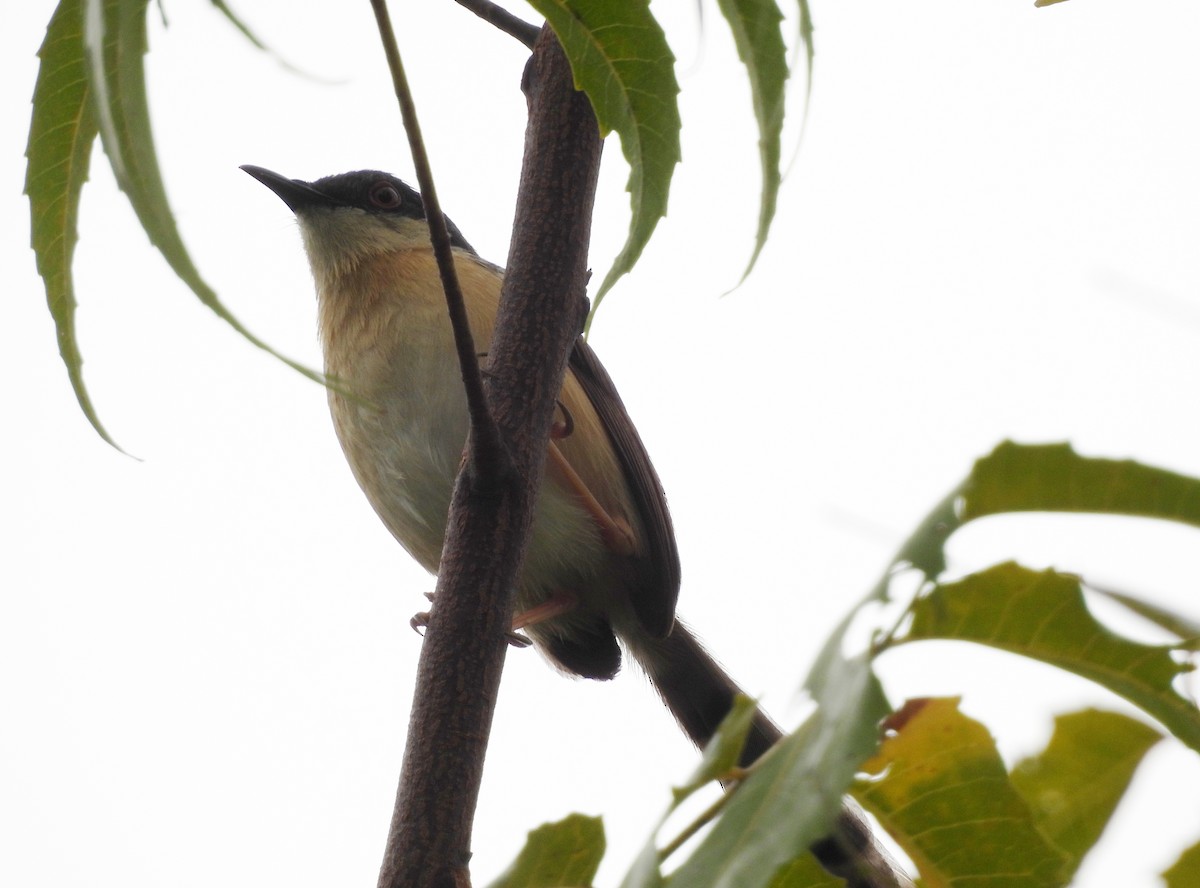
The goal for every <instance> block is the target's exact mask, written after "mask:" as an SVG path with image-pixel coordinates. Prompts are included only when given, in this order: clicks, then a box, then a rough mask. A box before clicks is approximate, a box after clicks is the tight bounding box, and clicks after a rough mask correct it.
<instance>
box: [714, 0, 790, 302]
mask: <svg viewBox="0 0 1200 888" xmlns="http://www.w3.org/2000/svg"><path fill="white" fill-rule="evenodd" d="M717 5H718V6H719V7H720V9H721V14H722V15H724V16H725V20H726V21H728V22H729V28H730V30H731V31H732V32H733V41H734V44H735V45H736V46H737V51H738V57H739V58H740V59H741V60H742V64H744V65H745V66H746V73H747V74H748V75H749V78H750V96H751V99H752V101H753V105H754V116H755V118H756V119H757V120H758V133H759V136H758V154H759V163H760V165H761V167H762V177H763V191H762V202H761V204H760V206H759V212H758V232H757V234H756V236H755V241H754V252H753V253H752V254H751V256H750V261H749V263H747V265H746V270H745V271H744V272H743V273H742V280H743V281H744V280H745V279H746V277H747V276H748V275H749V274H750V272H751V270H752V269H753V268H754V263H755V262H757V261H758V256H759V254H760V253H761V252H762V249H763V247H764V246H765V245H766V242H767V232H768V231H770V229H771V220H772V219H774V218H775V206H776V202H777V200H778V197H779V183H780V181H781V176H780V172H779V158H780V139H781V137H782V133H783V117H784V86H785V84H786V83H787V78H788V64H787V47H786V46H784V43H783V34H782V33H781V32H780V29H779V23H780V22H781V21H783V14H782V13H781V12H780V11H779V7H778V6H777V5H776V3H775V0H717ZM802 22H803V16H802ZM810 27H811V23H810ZM809 36H810V37H811V30H810V33H809ZM808 46H809V47H810V52H811V43H809V44H808ZM809 65H810V72H811V65H812V56H811V54H810V56H809Z"/></svg>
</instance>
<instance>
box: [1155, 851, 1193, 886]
mask: <svg viewBox="0 0 1200 888" xmlns="http://www.w3.org/2000/svg"><path fill="white" fill-rule="evenodd" d="M1162 876H1163V879H1164V880H1165V881H1166V883H1167V888H1195V886H1197V885H1200V842H1198V843H1196V844H1195V845H1192V847H1190V848H1188V849H1187V850H1186V851H1184V852H1183V853H1182V854H1181V855H1179V859H1178V860H1177V861H1175V863H1173V864H1172V865H1171V867H1170V869H1168V870H1167V871H1166V872H1164V873H1163V874H1162Z"/></svg>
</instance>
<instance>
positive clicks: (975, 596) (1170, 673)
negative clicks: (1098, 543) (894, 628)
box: [899, 563, 1200, 750]
mask: <svg viewBox="0 0 1200 888" xmlns="http://www.w3.org/2000/svg"><path fill="white" fill-rule="evenodd" d="M928 638H945V639H953V640H957V641H973V642H977V643H979V644H986V645H989V646H991V647H995V648H999V649H1001V650H1005V651H1011V652H1012V653H1015V654H1021V655H1022V656H1026V657H1032V658H1034V659H1036V660H1042V661H1044V662H1046V663H1051V664H1053V665H1055V666H1058V667H1060V668H1062V669H1066V670H1067V671H1069V672H1074V673H1076V674H1077V675H1082V676H1083V677H1084V678H1088V679H1091V680H1092V681H1094V682H1096V683H1097V684H1100V685H1102V686H1104V687H1106V688H1108V689H1109V690H1110V691H1112V692H1113V693H1115V694H1118V695H1120V696H1122V697H1124V698H1125V699H1126V700H1128V701H1129V702H1130V703H1133V704H1134V705H1135V706H1138V707H1140V708H1141V709H1143V710H1144V711H1146V712H1147V713H1149V714H1150V715H1152V716H1153V717H1154V718H1156V719H1158V720H1159V721H1160V722H1162V723H1163V724H1164V725H1165V726H1166V727H1167V729H1168V730H1169V731H1171V733H1173V734H1174V735H1175V736H1176V737H1178V738H1179V739H1180V740H1182V741H1183V742H1184V743H1186V744H1187V745H1188V746H1190V747H1192V748H1193V749H1197V750H1200V710H1197V708H1196V706H1195V704H1194V703H1193V702H1192V701H1191V700H1188V699H1187V698H1185V697H1183V696H1182V695H1181V694H1180V693H1179V692H1178V691H1176V690H1175V688H1174V687H1173V685H1172V683H1173V682H1174V680H1175V678H1176V677H1177V676H1179V675H1182V674H1184V673H1187V672H1190V671H1191V669H1192V667H1191V665H1189V664H1187V663H1181V662H1177V660H1176V659H1175V656H1174V652H1175V651H1176V650H1178V648H1176V647H1173V646H1157V645H1145V644H1140V643H1138V642H1135V641H1130V640H1129V639H1127V638H1124V637H1122V636H1120V635H1117V634H1116V633H1114V632H1112V631H1110V630H1109V629H1107V628H1105V627H1104V626H1102V625H1101V624H1100V623H1098V622H1097V621H1096V619H1095V618H1094V617H1093V616H1092V615H1091V613H1090V612H1089V611H1088V609H1087V605H1086V604H1085V603H1084V599H1083V591H1082V589H1081V588H1080V585H1079V580H1078V579H1077V578H1076V577H1072V576H1067V575H1065V574H1059V573H1055V572H1054V571H1050V570H1046V571H1040V572H1038V571H1031V570H1028V569H1026V568H1023V567H1020V566H1019V565H1016V564H1012V563H1008V564H1000V565H997V566H995V567H992V568H989V569H988V570H985V571H982V572H980V573H977V574H972V575H971V576H968V577H965V578H963V579H961V580H958V581H956V582H953V583H946V584H940V585H937V586H935V587H934V588H933V590H932V592H930V593H929V595H927V596H925V597H923V598H921V599H919V600H918V601H917V602H916V603H915V604H914V605H913V609H912V626H911V628H910V630H909V632H908V634H907V635H905V636H904V637H903V638H901V639H899V641H915V640H920V639H928Z"/></svg>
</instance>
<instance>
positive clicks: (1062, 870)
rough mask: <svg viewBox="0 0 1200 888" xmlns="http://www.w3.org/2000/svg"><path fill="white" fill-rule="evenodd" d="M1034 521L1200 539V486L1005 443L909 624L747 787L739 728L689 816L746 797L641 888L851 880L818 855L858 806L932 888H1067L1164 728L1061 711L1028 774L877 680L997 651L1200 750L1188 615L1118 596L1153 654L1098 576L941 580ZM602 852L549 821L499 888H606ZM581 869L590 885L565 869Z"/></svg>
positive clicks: (946, 526)
mask: <svg viewBox="0 0 1200 888" xmlns="http://www.w3.org/2000/svg"><path fill="white" fill-rule="evenodd" d="M1026 511H1052V512H1103V513H1106V514H1112V515H1126V516H1142V517H1151V518H1159V519H1164V520H1169V521H1176V522H1182V523H1184V524H1189V525H1193V526H1200V481H1198V480H1196V479H1193V478H1187V477H1184V476H1181V475H1177V474H1174V473H1171V472H1167V471H1164V470H1161V469H1156V468H1152V467H1149V466H1145V465H1140V464H1138V463H1134V462H1130V461H1113V460H1106V459H1090V458H1086V457H1083V456H1080V455H1079V454H1076V453H1075V452H1074V451H1073V450H1072V449H1071V448H1070V447H1068V446H1066V445H1042V446H1021V445H1017V444H1012V443H1005V444H1002V445H1000V446H999V447H998V448H997V449H996V450H995V451H994V452H993V453H991V454H990V455H988V456H987V457H985V458H983V459H981V460H979V461H978V462H977V463H976V465H975V467H974V469H973V471H972V472H971V474H970V475H969V476H968V478H967V479H966V481H964V483H963V484H962V485H961V486H960V487H958V488H957V489H956V490H955V491H954V492H953V493H952V494H951V495H950V496H949V497H947V498H946V500H945V501H944V502H943V503H942V504H941V505H939V506H938V507H937V508H936V509H935V510H934V511H933V513H932V514H931V515H930V517H929V519H928V520H926V521H925V522H923V524H922V525H921V527H920V528H919V529H918V531H917V532H916V533H915V534H914V536H913V537H912V539H910V540H909V542H908V543H907V544H906V545H905V546H904V547H903V549H902V550H901V552H900V554H899V556H898V557H897V559H896V561H895V563H894V565H893V569H892V570H891V571H889V574H892V575H894V574H895V573H896V572H899V571H903V570H911V569H918V570H921V571H923V572H924V575H925V582H924V584H923V586H922V589H921V591H920V593H919V594H918V595H917V596H916V598H915V600H914V601H913V602H912V603H911V604H910V605H909V606H908V608H907V609H906V612H905V617H904V619H903V620H902V622H901V627H902V628H900V629H897V630H895V631H893V632H891V633H889V634H887V635H886V636H883V637H881V638H879V639H878V640H877V641H876V643H875V644H874V645H873V648H872V650H870V651H868V652H866V653H864V654H862V655H859V656H857V657H853V658H847V657H846V656H845V655H844V654H843V653H842V649H843V643H844V641H845V631H846V628H847V627H848V626H849V625H850V624H851V622H852V621H853V619H854V617H855V614H851V615H850V617H848V618H847V620H846V621H845V623H844V624H843V627H842V629H841V630H840V631H838V632H837V633H835V634H834V637H833V638H831V639H830V641H829V643H828V644H827V646H826V648H825V651H824V652H823V653H822V655H821V656H820V658H819V659H818V662H817V665H816V666H815V667H814V669H813V671H812V673H811V674H810V676H809V678H808V681H807V683H806V688H807V689H808V691H809V693H810V694H811V696H812V698H813V700H814V702H816V704H817V709H816V712H815V713H814V715H813V717H812V718H810V719H809V720H808V721H807V722H805V724H804V725H802V726H801V727H800V729H799V730H798V731H797V732H795V733H794V734H792V735H790V736H789V737H787V738H785V739H784V740H783V741H782V742H781V743H780V744H779V745H778V746H777V747H776V748H775V749H773V750H772V751H771V753H770V754H769V755H767V756H766V757H765V758H764V759H763V760H762V761H761V762H760V763H759V764H757V765H756V766H755V767H754V768H753V769H752V770H751V773H750V774H749V775H748V776H746V777H745V779H744V780H742V779H741V777H742V776H744V775H738V774H737V772H736V771H735V769H734V767H733V765H734V763H735V762H736V760H737V752H738V749H739V748H740V738H741V737H743V736H744V732H745V730H746V727H747V726H748V724H749V722H748V718H749V717H750V715H751V714H752V712H753V707H752V705H751V704H749V703H747V704H746V706H745V707H743V708H741V709H739V710H738V711H736V712H735V713H734V714H733V715H731V716H730V719H729V721H728V722H727V723H726V728H727V730H726V731H724V732H723V733H722V735H721V736H719V737H718V738H717V739H716V740H715V741H714V743H713V745H712V747H711V748H710V749H709V750H708V752H707V754H706V757H705V760H704V762H703V764H702V765H701V767H700V769H699V770H698V772H697V774H696V775H695V777H694V778H693V779H692V780H691V781H689V782H688V783H687V784H686V785H685V786H684V787H681V788H680V789H678V790H677V791H676V798H675V801H674V803H673V805H672V807H671V811H673V810H674V809H675V808H676V807H677V806H678V805H679V804H680V803H681V802H682V801H683V800H684V799H685V798H687V797H688V796H689V795H691V794H692V793H693V792H695V791H696V790H697V789H698V788H699V787H700V786H702V785H703V784H704V783H705V782H706V781H711V780H718V779H719V780H723V781H725V782H726V783H729V782H730V779H731V775H734V779H735V780H736V781H737V782H738V785H737V786H736V789H735V790H734V791H733V792H731V793H730V794H728V795H727V796H725V797H723V799H722V800H721V801H720V802H719V803H718V804H717V805H716V806H714V808H713V809H711V810H709V811H706V812H705V813H704V814H703V815H701V817H700V818H699V819H698V821H697V823H695V824H693V825H691V826H689V827H688V828H687V829H686V830H685V831H684V833H685V836H690V835H691V834H693V833H694V832H695V831H697V830H698V828H699V827H700V826H701V825H704V824H707V823H710V822H713V821H715V823H713V826H712V829H711V831H710V832H708V833H707V834H706V835H705V836H704V838H703V840H702V841H700V842H699V844H698V845H697V846H696V847H695V849H694V851H693V852H692V855H691V856H690V857H689V858H688V859H687V860H685V861H684V862H683V863H681V864H679V865H678V868H676V869H674V870H673V871H672V872H671V874H670V875H664V873H663V864H664V863H665V862H666V859H667V857H668V856H669V855H670V854H671V853H673V852H675V851H676V850H677V848H678V846H679V844H680V843H679V842H671V843H668V845H667V847H666V848H664V849H662V850H660V849H659V848H658V847H657V846H656V844H655V843H654V841H653V840H652V841H651V842H650V843H649V844H648V845H647V847H646V849H645V851H644V852H643V853H642V855H641V856H640V857H639V858H638V859H637V861H636V862H635V863H634V865H633V867H632V869H631V871H630V873H629V875H628V876H627V877H626V879H625V881H624V883H623V886H624V888H647V886H655V885H664V884H676V885H681V886H682V885H686V886H688V888H703V886H710V885H711V886H718V885H738V886H744V888H756V886H761V888H800V886H804V888H818V886H822V888H823V886H836V885H839V884H842V883H841V881H840V880H838V879H836V878H834V877H832V876H830V875H828V874H827V873H825V872H824V871H822V870H821V868H820V867H819V865H818V864H817V863H816V861H815V859H814V858H813V857H812V855H811V854H810V853H808V852H807V850H805V849H807V848H808V846H809V845H810V844H811V843H812V842H813V841H815V840H816V839H817V838H819V837H820V836H822V835H825V834H826V833H827V831H828V829H829V827H830V824H831V822H832V818H833V817H834V815H835V814H836V812H837V810H838V807H837V806H838V802H839V800H840V799H841V797H842V795H843V793H849V794H850V795H851V796H852V797H854V798H855V799H856V800H857V801H858V803H859V804H860V805H861V806H862V807H863V808H864V809H865V810H866V811H868V812H870V814H871V815H872V816H873V817H874V818H875V820H876V821H877V822H878V823H879V824H880V825H881V826H882V827H883V829H885V830H886V831H887V833H888V834H889V835H890V836H891V837H892V838H893V839H894V840H895V841H896V843H897V844H898V845H899V846H900V847H901V848H902V849H903V850H904V852H905V854H906V855H907V856H908V857H909V859H910V860H911V861H912V862H913V865H914V866H915V867H916V868H917V870H918V872H919V874H920V877H921V880H922V883H923V884H925V885H931V886H932V885H950V884H955V883H958V882H960V881H965V880H971V883H972V884H1003V885H1005V886H1013V888H1016V886H1021V888H1025V886H1028V888H1052V886H1061V885H1066V884H1068V883H1069V882H1070V881H1071V879H1072V877H1073V876H1074V874H1075V872H1076V871H1077V870H1078V868H1079V866H1080V863H1081V862H1082V860H1083V858H1084V856H1085V855H1086V854H1087V853H1088V851H1089V850H1090V849H1091V848H1092V847H1093V846H1094V845H1095V844H1096V842H1097V841H1098V840H1099V838H1100V835H1101V833H1102V832H1103V830H1104V827H1105V825H1106V824H1107V823H1108V820H1109V817H1110V816H1111V814H1112V812H1113V811H1114V810H1115V808H1116V806H1117V803H1118V802H1119V801H1120V799H1121V798H1122V796H1123V795H1124V794H1125V791H1126V790H1127V789H1128V787H1129V785H1130V781H1131V780H1132V777H1133V773H1134V771H1135V769H1136V768H1137V765H1138V764H1139V763H1140V762H1141V760H1142V757H1143V756H1144V755H1145V754H1146V752H1147V751H1148V750H1149V749H1150V748H1151V747H1152V746H1153V745H1154V744H1155V743H1157V742H1159V740H1160V739H1161V738H1162V737H1161V734H1160V733H1159V731H1158V730H1157V729H1156V728H1154V727H1152V726H1151V725H1150V724H1148V723H1146V722H1144V721H1142V720H1139V719H1136V718H1131V717H1129V716H1126V715H1122V714H1118V713H1114V712H1104V711H1099V710H1094V709H1089V710H1084V711H1080V712H1074V713H1069V714H1065V715H1061V716H1059V717H1058V719H1057V721H1056V727H1055V731H1054V735H1053V737H1052V738H1051V740H1050V743H1049V744H1048V746H1047V747H1046V748H1045V749H1044V750H1043V751H1042V752H1040V753H1039V754H1037V755H1034V756H1031V757H1030V758H1027V759H1025V760H1023V761H1021V762H1018V763H1017V764H1016V765H1015V766H1014V767H1013V768H1012V769H1011V770H1010V769H1008V768H1007V767H1006V766H1005V764H1004V762H1003V761H1002V759H1001V758H1000V755H999V753H998V752H997V750H996V747H995V744H994V742H993V740H992V737H991V736H990V734H989V733H988V731H987V729H986V728H985V727H984V726H983V725H981V724H980V723H978V722H977V721H975V720H973V719H971V718H969V717H967V716H966V715H964V714H963V713H962V712H960V711H959V709H958V701H957V700H952V699H924V700H915V701H909V702H908V703H906V704H905V705H903V706H902V707H901V708H900V709H899V711H897V712H892V706H891V704H890V703H889V701H888V700H887V699H886V698H885V697H884V695H883V692H882V689H881V688H880V685H879V682H878V680H877V678H876V676H875V674H874V671H873V665H872V664H873V661H874V660H875V659H876V658H877V657H878V656H879V654H881V653H882V652H883V651H885V650H888V649H890V648H893V647H896V646H898V645H902V644H910V643H915V642H919V641H924V640H929V639H950V640H957V641H970V642H975V643H978V644H983V645H988V646H991V647H994V648H998V649H1000V650H1004V651H1009V652H1012V653H1015V654H1018V655H1021V656H1025V657H1029V658H1032V659H1035V660H1041V661H1043V662H1045V663H1047V664H1050V665H1053V666H1056V667H1058V668H1060V669H1065V670H1068V671H1070V672H1073V673H1076V674H1077V675H1081V676H1083V677H1085V678H1087V679H1090V680H1091V681H1093V682H1096V683H1097V684H1099V685H1101V686H1103V687H1105V688H1107V689H1108V690H1110V691H1112V692H1113V693H1116V694H1118V695H1119V696H1121V697H1123V698H1124V699H1126V700H1128V701H1129V702H1130V703H1132V704H1134V705H1135V706H1137V707H1138V708H1140V709H1141V710H1142V711H1143V712H1145V713H1146V714H1148V715H1150V716H1152V717H1153V718H1154V719H1155V720H1156V721H1157V722H1158V724H1160V725H1162V726H1163V727H1165V728H1166V729H1167V730H1168V731H1169V732H1170V733H1171V734H1172V735H1174V737H1175V738H1176V739H1177V740H1179V741H1180V742H1182V743H1184V744H1186V745H1187V746H1189V747H1190V748H1192V749H1193V750H1196V751H1197V752H1200V710H1197V707H1196V704H1195V703H1194V701H1192V700H1190V699H1188V698H1186V697H1185V696H1183V695H1182V694H1181V693H1180V692H1179V690H1178V689H1177V687H1176V684H1177V679H1178V678H1179V677H1180V676H1181V675H1184V674H1185V673H1187V672H1189V671H1190V670H1191V666H1190V664H1189V663H1188V659H1187V658H1188V657H1189V656H1190V655H1191V654H1192V653H1193V652H1194V651H1195V649H1196V647H1197V645H1198V644H1200V627H1198V626H1196V625H1194V624H1193V623H1192V622H1190V621H1189V620H1188V619H1187V618H1185V617H1183V616H1179V615H1175V614H1170V613H1167V612H1164V611H1162V610H1161V609H1158V608H1153V607H1149V606H1146V605H1145V604H1144V603H1141V602H1138V601H1137V600H1136V599H1133V598H1130V597H1127V596H1110V597H1112V599H1113V600H1114V601H1116V602H1118V603H1119V604H1122V605H1124V606H1126V607H1128V608H1129V609H1131V610H1132V611H1133V612H1135V613H1137V614H1138V615H1139V616H1141V617H1143V618H1145V619H1149V620H1151V621H1152V622H1154V623H1156V624H1157V625H1158V626H1159V627H1161V628H1162V629H1164V630H1166V631H1167V632H1168V633H1170V634H1172V635H1174V636H1175V637H1176V638H1178V641H1177V642H1175V643H1171V644H1166V645H1147V644H1143V643H1140V642H1137V641H1133V640H1132V639H1129V638H1125V637H1123V636H1121V635H1119V634H1117V633H1116V632H1114V631H1112V630H1111V629H1109V628H1107V627H1106V626H1104V625H1102V624H1101V623H1099V622H1098V621H1097V620H1096V619H1095V618H1094V617H1093V616H1092V614H1091V613H1090V612H1089V610H1088V608H1087V604H1086V601H1085V596H1084V588H1083V586H1082V583H1081V580H1080V579H1079V578H1078V577H1076V576H1073V575H1070V574H1065V573H1060V572H1057V571H1053V570H1044V571H1034V570H1030V569H1027V568H1024V567H1021V566H1019V565H1017V564H1013V563H1005V564H999V565H996V566H993V567H990V568H987V569H985V570H983V571H980V572H978V573H974V574H971V575H968V576H966V577H962V578H958V579H954V580H947V581H943V580H942V579H941V575H942V573H943V572H944V569H945V548H944V547H945V543H946V540H947V539H948V538H949V537H950V535H951V534H953V533H954V532H955V531H956V530H957V529H958V528H960V527H962V526H963V525H964V524H966V523H967V522H969V521H972V520H975V519H978V518H982V517H984V516H987V515H996V514H1001V513H1008V512H1026ZM888 585H889V584H888V583H887V581H886V579H885V581H884V582H883V583H882V584H881V585H880V588H878V589H876V590H874V591H873V592H872V594H871V595H870V596H869V597H868V598H867V600H866V601H865V602H864V605H865V604H867V603H868V602H875V601H878V600H880V599H881V598H886V597H887V595H888ZM1097 594H1102V593H1097ZM861 606H862V605H860V607H861ZM880 725H882V727H883V732H882V737H881V736H880V733H879V730H878V729H879V726H880ZM671 811H668V814H669V813H671ZM603 849H604V845H603V830H602V827H601V826H600V824H599V822H598V821H593V820H589V819H586V818H580V817H578V816H576V817H571V818H568V819H567V820H565V821H563V822H561V823H558V824H551V825H548V826H546V827H543V828H542V829H540V830H538V831H535V832H534V833H531V834H530V838H529V843H528V845H527V847H526V848H525V850H524V851H523V852H522V854H521V856H520V857H519V858H518V860H517V861H516V862H515V863H514V865H513V867H512V868H511V869H510V870H509V872H508V873H506V874H505V875H504V876H503V877H502V878H501V879H500V880H499V881H498V882H497V883H495V885H494V886H493V888H533V886H549V885H559V886H563V885H587V884H590V879H591V878H592V876H593V875H594V873H595V867H597V866H598V865H599V861H600V858H601V856H602V855H603ZM567 861H570V865H571V867H573V868H572V869H567V868H556V867H562V866H563V865H564V864H565V863H566V862H567ZM585 862H586V865H585ZM672 863H674V861H672ZM588 867H590V869H589V868H588ZM1163 876H1164V878H1165V880H1166V883H1167V885H1168V886H1169V888H1183V886H1185V885H1189V886H1190V885H1195V884H1200V842H1198V843H1197V844H1196V845H1194V846H1192V847H1191V848H1189V849H1188V850H1186V851H1185V852H1183V854H1182V855H1181V856H1180V858H1179V859H1178V861H1177V862H1176V863H1175V864H1174V865H1173V866H1172V867H1171V868H1170V869H1169V870H1168V871H1167V872H1166V873H1164V874H1163ZM572 879H574V881H572Z"/></svg>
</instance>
